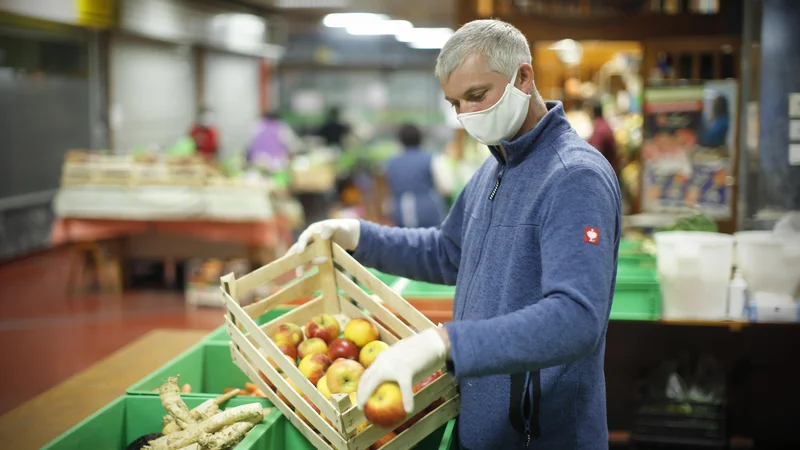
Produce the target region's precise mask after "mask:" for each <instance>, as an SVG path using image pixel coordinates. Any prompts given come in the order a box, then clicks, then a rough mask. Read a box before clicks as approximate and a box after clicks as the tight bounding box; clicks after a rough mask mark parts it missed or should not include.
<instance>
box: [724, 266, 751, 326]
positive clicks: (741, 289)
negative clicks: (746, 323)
mask: <svg viewBox="0 0 800 450" xmlns="http://www.w3.org/2000/svg"><path fill="white" fill-rule="evenodd" d="M746 306H747V281H745V280H744V277H743V276H742V273H741V272H740V271H739V269H736V270H734V272H733V279H732V280H731V282H730V284H729V285H728V318H730V319H742V318H743V317H744V311H745V307H746Z"/></svg>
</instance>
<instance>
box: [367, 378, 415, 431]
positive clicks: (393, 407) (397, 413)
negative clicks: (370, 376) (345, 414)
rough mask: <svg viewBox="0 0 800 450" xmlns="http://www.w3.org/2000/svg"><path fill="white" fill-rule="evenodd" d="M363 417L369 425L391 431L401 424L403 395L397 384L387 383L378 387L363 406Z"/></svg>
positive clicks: (402, 419) (403, 412) (403, 417)
mask: <svg viewBox="0 0 800 450" xmlns="http://www.w3.org/2000/svg"><path fill="white" fill-rule="evenodd" d="M364 417H366V418H367V420H369V421H370V422H371V423H373V424H375V425H377V426H379V427H383V428H389V429H393V428H395V426H397V425H399V424H401V423H403V422H404V421H405V418H406V410H405V408H404V407H403V394H402V393H401V392H400V386H398V385H397V383H394V382H389V383H383V384H381V385H380V386H378V389H376V390H375V392H374V393H373V394H372V396H370V398H369V400H367V404H366V405H364Z"/></svg>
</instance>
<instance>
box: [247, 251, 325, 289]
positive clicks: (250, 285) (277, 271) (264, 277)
mask: <svg viewBox="0 0 800 450" xmlns="http://www.w3.org/2000/svg"><path fill="white" fill-rule="evenodd" d="M315 256H317V247H314V246H308V247H306V248H305V250H303V251H302V252H301V253H295V254H292V255H289V256H285V257H283V258H280V259H276V260H275V261H272V262H271V263H269V264H267V265H265V266H261V267H259V268H258V269H256V270H254V271H252V272H250V273H248V274H247V275H244V276H242V277H241V278H239V279H238V280H236V287H237V291H238V292H239V293H241V294H247V293H248V292H251V291H252V290H253V289H255V288H257V287H258V286H260V285H262V284H265V283H268V282H270V281H272V280H274V279H275V278H277V277H279V276H281V275H283V274H285V273H287V272H289V271H292V270H294V269H296V268H297V267H300V266H302V265H304V264H307V263H308V262H310V261H311V259H312V258H314V257H315Z"/></svg>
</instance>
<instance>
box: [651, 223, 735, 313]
mask: <svg viewBox="0 0 800 450" xmlns="http://www.w3.org/2000/svg"><path fill="white" fill-rule="evenodd" d="M654 240H655V243H656V248H657V251H658V259H657V268H658V275H659V278H660V284H661V296H662V311H661V315H662V317H663V318H665V319H694V320H720V319H724V318H725V317H726V315H727V310H728V286H729V284H730V280H731V270H732V268H733V242H734V239H733V236H731V235H729V234H723V233H710V232H703V231H667V232H660V233H656V234H655V235H654Z"/></svg>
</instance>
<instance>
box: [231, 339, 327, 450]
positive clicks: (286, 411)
mask: <svg viewBox="0 0 800 450" xmlns="http://www.w3.org/2000/svg"><path fill="white" fill-rule="evenodd" d="M231 347H232V349H231V358H232V359H233V362H234V364H236V366H237V367H239V368H240V369H241V370H242V372H244V373H245V374H246V375H247V376H248V378H250V379H251V380H254V383H255V384H256V386H258V388H259V389H261V391H262V392H263V393H264V395H266V396H267V399H268V400H269V401H270V402H272V404H273V405H275V407H277V408H278V409H279V410H280V411H281V413H283V415H284V416H285V417H286V418H287V419H288V420H289V422H291V423H292V425H294V426H295V428H297V430H298V431H300V433H302V434H303V436H305V437H306V439H308V440H309V442H311V444H312V445H314V447H315V448H317V449H320V450H330V449H333V448H334V447H331V445H329V444H328V443H327V442H325V441H324V440H323V439H322V437H320V435H318V434H317V433H316V431H314V429H313V428H311V426H310V425H308V424H307V423H306V422H305V421H303V419H301V418H300V417H298V416H297V414H296V413H295V412H294V409H293V407H292V406H290V405H287V404H286V403H284V402H283V400H281V398H280V397H278V395H277V394H276V393H275V392H274V391H273V390H272V389H270V388H269V386H268V385H267V384H266V383H265V382H264V380H262V379H261V377H260V376H259V375H258V373H257V370H256V369H255V368H253V366H252V364H251V363H250V361H248V360H247V358H246V357H245V356H244V355H242V354H241V353H240V352H239V351H238V350H237V349H236V348H235V347H234V346H233V345H232V346H231ZM270 382H272V380H271V379H270ZM273 384H274V382H273ZM290 389H291V388H290ZM301 401H302V398H301ZM303 403H305V402H304V401H303ZM340 449H341V447H340Z"/></svg>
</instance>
